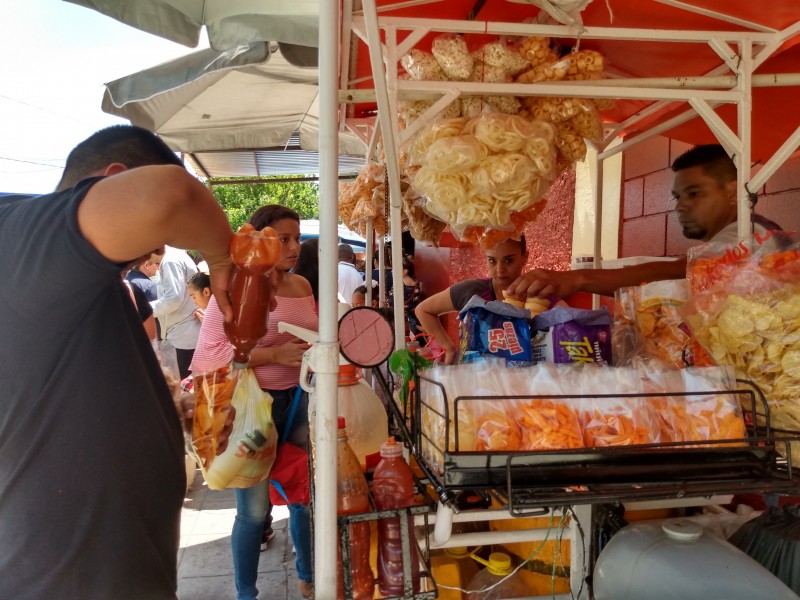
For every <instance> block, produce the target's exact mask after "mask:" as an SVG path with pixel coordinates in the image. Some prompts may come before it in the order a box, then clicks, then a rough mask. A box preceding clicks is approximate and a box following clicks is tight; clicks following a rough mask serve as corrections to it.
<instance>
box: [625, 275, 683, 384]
mask: <svg viewBox="0 0 800 600" xmlns="http://www.w3.org/2000/svg"><path fill="white" fill-rule="evenodd" d="M631 295H632V297H633V304H634V326H635V330H636V339H637V346H638V348H639V352H638V354H640V356H646V357H648V358H652V359H655V360H657V361H659V362H660V363H662V364H665V365H667V366H669V367H674V368H678V369H683V368H685V367H688V366H691V365H692V364H693V362H694V355H693V343H692V337H691V333H690V331H689V327H688V326H687V325H686V324H685V323H684V318H683V316H682V315H681V314H680V312H679V309H680V307H681V306H683V305H684V304H685V303H686V301H687V299H688V290H687V285H686V280H685V279H676V280H669V281H654V282H652V283H648V284H645V285H642V286H638V287H636V288H633V289H632V290H631Z"/></svg>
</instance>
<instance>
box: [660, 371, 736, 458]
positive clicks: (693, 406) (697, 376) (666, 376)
mask: <svg viewBox="0 0 800 600" xmlns="http://www.w3.org/2000/svg"><path fill="white" fill-rule="evenodd" d="M650 376H651V377H652V380H653V383H654V385H655V386H658V387H660V388H661V389H663V390H667V391H675V390H682V391H684V392H698V393H699V392H703V394H702V395H701V394H697V395H688V396H665V397H661V398H653V399H651V406H652V408H653V409H654V411H655V413H654V414H655V415H656V416H657V417H658V420H659V424H660V427H661V434H662V441H665V442H691V441H710V440H733V439H742V438H744V437H745V436H746V431H745V425H744V418H743V415H742V410H741V407H740V406H739V399H738V398H737V396H736V395H735V394H722V393H714V392H726V391H731V390H734V389H736V383H735V379H734V376H733V372H732V370H731V369H730V368H729V367H701V368H698V367H693V368H688V369H683V370H681V371H663V372H660V373H651V374H650ZM705 392H708V393H705Z"/></svg>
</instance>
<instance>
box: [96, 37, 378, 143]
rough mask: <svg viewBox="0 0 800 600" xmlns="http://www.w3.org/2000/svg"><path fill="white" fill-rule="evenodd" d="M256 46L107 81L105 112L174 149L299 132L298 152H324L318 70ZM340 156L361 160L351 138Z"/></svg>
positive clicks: (342, 139) (284, 138)
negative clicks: (146, 131) (151, 133)
mask: <svg viewBox="0 0 800 600" xmlns="http://www.w3.org/2000/svg"><path fill="white" fill-rule="evenodd" d="M272 50H273V52H271V51H270V44H269V43H264V42H258V43H255V44H250V45H242V46H238V47H235V48H231V49H230V50H227V51H224V52H217V51H215V50H211V49H206V50H201V51H198V52H193V53H191V54H189V55H187V56H184V57H181V58H178V59H175V60H171V61H169V62H166V63H163V64H161V65H158V66H155V67H152V68H150V69H145V70H144V71H139V72H138V73H134V74H132V75H128V76H126V77H123V78H121V79H117V80H116V81H112V82H110V83H108V84H106V91H105V94H104V96H103V101H102V109H103V111H105V112H107V113H110V114H113V115H117V116H120V117H124V118H126V119H129V120H130V122H131V123H133V124H134V125H139V126H141V127H145V128H147V129H149V130H151V131H154V132H156V133H157V134H158V135H159V136H161V138H162V139H163V140H164V141H165V142H166V143H167V144H169V146H170V147H171V148H172V149H173V150H176V151H179V152H186V153H190V154H193V155H195V154H197V153H202V152H214V151H217V152H218V151H229V150H242V149H263V148H283V147H285V146H286V145H287V144H288V143H289V140H290V137H291V136H292V134H293V133H294V132H295V131H299V135H300V141H299V145H300V148H302V149H303V150H317V149H318V148H319V143H318V138H319V94H318V91H319V90H318V85H317V79H318V73H317V69H315V68H302V67H296V66H293V65H291V64H289V63H288V62H287V61H286V60H285V58H284V57H283V55H282V54H281V52H280V50H278V49H277V48H276V46H275V45H272ZM339 149H340V153H341V154H349V155H358V156H359V157H363V154H364V145H363V143H362V142H361V141H359V140H358V138H356V137H355V136H354V135H353V134H351V133H349V132H342V133H340V135H339Z"/></svg>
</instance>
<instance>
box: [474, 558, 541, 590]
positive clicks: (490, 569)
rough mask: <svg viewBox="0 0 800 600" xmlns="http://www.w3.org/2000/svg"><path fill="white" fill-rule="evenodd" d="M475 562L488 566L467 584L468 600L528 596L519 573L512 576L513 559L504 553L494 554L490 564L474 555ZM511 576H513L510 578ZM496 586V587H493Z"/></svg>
mask: <svg viewBox="0 0 800 600" xmlns="http://www.w3.org/2000/svg"><path fill="white" fill-rule="evenodd" d="M473 558H475V560H478V561H479V562H482V563H484V564H485V565H486V568H485V569H481V570H480V571H478V574H477V575H475V577H473V578H472V579H471V580H470V582H469V583H468V584H467V587H466V588H465V589H467V590H469V593H468V594H467V595H466V596H465V598H466V600H498V599H499V598H523V597H525V596H528V595H529V593H528V590H527V589H526V587H525V583H524V582H523V581H522V579H521V578H520V577H519V575H518V574H517V573H514V575H511V572H512V571H513V569H512V568H511V557H510V556H509V555H508V554H505V553H504V552H492V553H491V554H490V555H489V562H485V561H483V560H482V559H480V558H478V557H476V556H474V555H473ZM509 575H511V576H510V577H509ZM492 586H494V587H492Z"/></svg>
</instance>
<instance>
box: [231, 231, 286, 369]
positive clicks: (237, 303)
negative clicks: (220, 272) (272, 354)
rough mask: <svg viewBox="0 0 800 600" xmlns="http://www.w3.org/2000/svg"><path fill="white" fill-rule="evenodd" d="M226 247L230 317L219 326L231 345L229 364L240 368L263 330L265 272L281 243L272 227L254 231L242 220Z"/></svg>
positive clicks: (266, 293)
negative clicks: (228, 251)
mask: <svg viewBox="0 0 800 600" xmlns="http://www.w3.org/2000/svg"><path fill="white" fill-rule="evenodd" d="M230 247H231V260H232V261H233V265H234V267H233V275H232V276H231V284H230V286H231V287H230V294H231V304H232V306H233V319H232V320H231V321H229V322H226V323H224V324H223V327H224V328H225V335H226V336H227V337H228V340H229V341H230V343H231V345H232V346H233V366H234V367H236V368H244V367H246V366H247V363H248V361H249V360H250V352H251V351H252V350H253V348H255V346H256V344H257V343H258V340H260V339H261V338H262V337H264V335H266V333H267V318H268V315H269V302H270V297H271V294H270V286H271V283H270V281H269V279H268V278H267V277H266V274H267V271H269V270H270V269H272V268H273V267H274V266H275V265H276V264H277V262H278V261H279V260H280V258H281V242H280V240H279V239H278V238H277V237H276V235H275V230H274V229H272V227H265V228H264V229H263V230H261V231H256V229H255V228H254V227H253V226H252V225H250V224H249V223H245V224H244V225H242V226H241V227H240V228H239V231H237V232H236V233H235V234H234V236H233V238H231V246H230Z"/></svg>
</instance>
